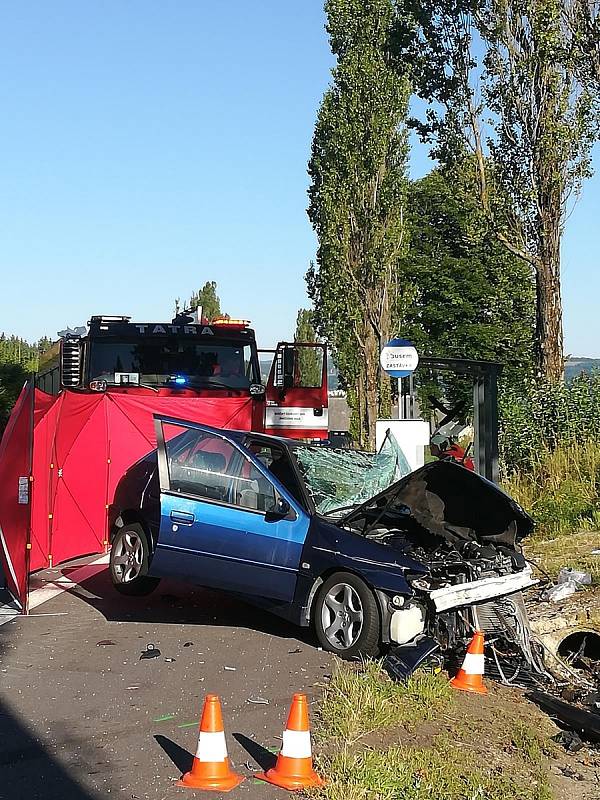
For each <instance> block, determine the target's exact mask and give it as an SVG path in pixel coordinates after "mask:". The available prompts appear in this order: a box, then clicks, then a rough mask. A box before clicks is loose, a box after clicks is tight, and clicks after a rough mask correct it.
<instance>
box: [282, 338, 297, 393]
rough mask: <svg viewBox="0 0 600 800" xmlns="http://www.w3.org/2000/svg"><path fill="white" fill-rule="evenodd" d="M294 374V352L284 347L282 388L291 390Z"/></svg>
mask: <svg viewBox="0 0 600 800" xmlns="http://www.w3.org/2000/svg"><path fill="white" fill-rule="evenodd" d="M295 372H296V350H295V348H294V347H286V348H284V351H283V388H284V389H292V388H293V386H294V380H295Z"/></svg>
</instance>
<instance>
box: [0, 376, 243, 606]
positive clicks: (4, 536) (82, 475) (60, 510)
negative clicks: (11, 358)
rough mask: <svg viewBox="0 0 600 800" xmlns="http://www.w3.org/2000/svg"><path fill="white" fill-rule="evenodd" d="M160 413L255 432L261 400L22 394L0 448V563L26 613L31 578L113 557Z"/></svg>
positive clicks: (153, 444) (29, 388)
mask: <svg viewBox="0 0 600 800" xmlns="http://www.w3.org/2000/svg"><path fill="white" fill-rule="evenodd" d="M153 414H162V415H165V416H170V417H176V418H177V419H182V420H189V421H190V422H202V423H205V424H207V425H213V426H215V427H219V428H229V429H240V430H249V429H250V427H251V417H252V400H251V399H250V398H206V397H172V396H171V397H149V396H139V397H135V396H132V395H127V394H104V393H102V394H83V393H78V392H71V391H64V392H62V393H61V394H60V395H58V396H57V397H54V396H51V395H47V394H45V393H44V392H40V391H39V390H37V389H36V390H33V388H32V386H31V384H27V385H26V386H25V387H24V388H23V391H22V392H21V395H20V397H19V400H18V401H17V404H16V406H15V408H14V410H13V413H12V415H11V418H10V421H9V423H8V426H7V428H6V431H5V433H4V436H3V438H2V442H1V443H0V557H1V558H2V566H3V569H4V573H5V576H6V579H7V583H8V587H9V589H10V591H11V593H12V594H13V595H14V597H15V599H17V600H18V601H19V602H20V603H21V604H22V606H23V608H25V607H26V600H27V579H28V575H29V573H30V572H34V571H35V570H38V569H43V568H44V567H48V566H52V564H58V563H59V562H61V561H66V560H67V559H70V558H74V557H76V556H81V555H86V554H88V553H102V552H105V551H106V548H107V545H108V531H107V516H106V509H107V506H108V505H109V504H110V503H111V502H112V498H113V496H114V492H115V488H116V486H117V484H118V482H119V480H120V479H121V477H122V475H123V474H124V473H125V471H126V470H127V469H128V468H129V467H130V466H131V465H132V464H134V463H135V462H136V461H138V460H139V459H140V458H142V456H144V455H146V453H148V452H150V451H151V450H153V449H154V448H155V447H156V440H155V437H154V424H153ZM30 478H31V480H30Z"/></svg>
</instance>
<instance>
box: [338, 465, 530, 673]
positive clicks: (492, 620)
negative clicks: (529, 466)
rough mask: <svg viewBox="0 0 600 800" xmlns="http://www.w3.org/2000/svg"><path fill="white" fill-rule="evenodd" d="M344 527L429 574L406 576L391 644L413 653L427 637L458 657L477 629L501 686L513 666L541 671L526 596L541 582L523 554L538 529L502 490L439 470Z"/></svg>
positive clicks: (413, 478) (405, 482) (410, 479)
mask: <svg viewBox="0 0 600 800" xmlns="http://www.w3.org/2000/svg"><path fill="white" fill-rule="evenodd" d="M338 524H342V525H344V526H346V527H348V528H350V529H351V530H353V531H354V532H356V533H359V534H361V535H363V536H365V537H367V538H369V539H373V540H376V541H378V542H380V543H382V544H385V545H388V546H389V547H390V548H392V549H393V550H394V551H396V552H398V553H401V554H402V556H403V557H404V558H406V557H408V558H410V559H412V560H414V561H416V562H418V563H419V564H420V565H423V566H424V567H426V569H427V573H426V574H424V575H417V574H415V575H411V574H410V573H407V579H408V582H409V584H410V586H411V588H412V590H413V591H414V595H413V596H412V597H411V598H410V599H409V600H407V602H406V605H405V606H404V608H403V609H401V610H400V611H399V613H398V617H400V618H402V619H401V620H396V630H395V631H393V632H392V633H393V635H392V639H393V640H394V641H396V642H398V643H399V644H401V645H403V644H405V645H410V646H414V644H415V642H416V641H417V640H418V639H419V637H420V636H421V637H423V636H427V637H431V638H432V639H434V640H435V642H436V643H437V644H438V645H439V649H440V651H441V652H442V653H445V654H446V655H447V656H448V657H452V654H455V653H461V648H463V647H464V644H465V643H466V642H467V641H468V640H469V639H470V638H471V636H472V635H473V632H474V630H476V629H482V630H484V632H485V633H487V634H488V639H487V641H488V647H490V648H493V652H494V659H495V662H496V665H497V672H498V675H499V677H500V679H502V677H503V676H504V677H509V676H510V677H513V676H514V673H515V665H516V664H517V662H518V663H521V665H522V666H523V667H524V668H525V670H526V671H527V673H530V672H534V673H538V674H541V673H543V672H544V667H543V658H542V654H541V651H540V649H539V648H538V647H536V646H534V645H533V644H532V639H531V633H530V630H529V624H528V621H527V615H526V612H525V608H524V604H523V602H522V595H521V592H522V590H524V589H527V588H529V587H531V586H534V585H535V584H536V583H537V581H536V580H534V579H533V577H532V572H531V568H530V566H529V565H528V563H527V561H526V559H525V558H524V556H523V554H522V553H521V548H520V546H519V542H520V541H521V540H522V539H523V538H524V537H525V536H527V535H528V534H529V533H530V532H531V530H532V528H533V522H532V520H531V518H530V517H529V516H528V515H527V514H526V513H525V512H524V511H523V509H522V508H520V506H518V504H517V503H516V502H515V501H514V500H513V499H512V498H510V497H509V496H508V495H506V494H505V493H504V492H503V491H502V490H501V489H500V488H499V487H498V486H496V485H495V484H493V483H490V482H489V481H486V480H485V479H483V478H481V477H480V476H478V475H476V474H474V473H472V472H470V471H468V470H467V469H465V468H463V467H460V466H457V465H455V464H450V463H447V464H445V463H444V462H441V463H440V462H437V463H436V464H435V465H432V467H431V469H428V468H427V467H424V468H422V469H421V470H418V471H417V472H416V473H412V474H411V475H408V476H406V477H405V478H404V479H402V480H401V481H399V482H398V483H396V484H395V485H394V486H392V487H390V488H389V489H388V490H386V491H384V492H381V493H380V494H379V495H378V496H376V497H374V498H373V499H372V501H370V502H369V503H366V504H364V505H362V506H361V507H360V508H359V509H356V510H355V511H353V512H351V513H350V514H349V515H347V516H346V517H345V518H344V519H343V520H341V521H340V522H339V523H338ZM416 609H419V610H420V613H419V615H417V611H416ZM418 619H420V620H421V623H420V625H419V624H417V623H416V620H418ZM393 624H394V620H393V621H392V625H393ZM415 631H418V632H417V634H416V635H415ZM394 634H395V635H394ZM409 635H412V638H411V639H407V638H406V637H407V636H409ZM513 662H514V663H513ZM505 670H506V671H505ZM506 682H508V681H506Z"/></svg>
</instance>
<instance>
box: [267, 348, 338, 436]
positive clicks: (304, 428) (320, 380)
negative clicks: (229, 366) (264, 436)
mask: <svg viewBox="0 0 600 800" xmlns="http://www.w3.org/2000/svg"><path fill="white" fill-rule="evenodd" d="M328 424H329V420H328V395H327V346H326V345H324V344H318V343H301V342H280V343H279V344H278V345H277V350H276V351H275V357H274V358H273V363H272V365H271V371H270V373H269V379H268V381H267V392H266V406H265V433H271V434H274V435H276V436H288V437H290V438H292V439H305V440H311V441H315V440H317V441H319V440H323V439H327V437H328Z"/></svg>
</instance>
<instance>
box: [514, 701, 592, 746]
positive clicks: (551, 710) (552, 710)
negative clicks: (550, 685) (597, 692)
mask: <svg viewBox="0 0 600 800" xmlns="http://www.w3.org/2000/svg"><path fill="white" fill-rule="evenodd" d="M527 698H528V699H530V700H533V702H534V703H535V704H536V705H538V706H539V707H540V708H541V709H543V710H544V711H546V712H547V713H548V714H550V716H551V717H552V718H553V719H554V720H556V722H557V723H558V724H559V725H560V726H561V727H566V728H567V729H568V730H572V731H576V732H577V733H578V734H579V735H580V736H582V737H583V738H585V739H588V740H589V741H592V742H600V714H594V713H592V712H591V711H584V710H583V709H581V708H578V707H577V706H574V705H571V704H570V703H565V702H564V701H562V700H558V699H557V698H556V697H552V695H550V694H547V693H546V692H539V691H533V692H530V693H529V694H528V695H527Z"/></svg>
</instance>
